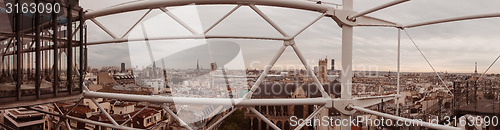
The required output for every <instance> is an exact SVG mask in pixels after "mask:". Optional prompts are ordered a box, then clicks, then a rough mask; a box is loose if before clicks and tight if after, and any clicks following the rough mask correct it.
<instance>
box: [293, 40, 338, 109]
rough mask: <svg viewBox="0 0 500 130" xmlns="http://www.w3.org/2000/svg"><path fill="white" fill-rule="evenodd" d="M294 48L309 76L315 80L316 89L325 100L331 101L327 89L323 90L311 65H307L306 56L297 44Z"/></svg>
mask: <svg viewBox="0 0 500 130" xmlns="http://www.w3.org/2000/svg"><path fill="white" fill-rule="evenodd" d="M292 48H293V50H294V51H295V54H297V56H298V57H299V60H300V62H302V64H303V65H304V67H305V68H306V70H307V72H308V73H309V75H311V77H312V79H313V80H314V83H316V87H317V88H318V90H319V91H320V92H321V96H322V97H323V98H327V99H330V95H328V93H326V91H325V88H323V84H321V83H320V82H319V80H318V77H317V76H316V75H315V74H314V72H313V70H312V69H311V67H310V66H309V63H307V60H306V59H305V58H304V55H302V53H301V52H300V50H299V48H298V47H297V45H295V43H294V44H292Z"/></svg>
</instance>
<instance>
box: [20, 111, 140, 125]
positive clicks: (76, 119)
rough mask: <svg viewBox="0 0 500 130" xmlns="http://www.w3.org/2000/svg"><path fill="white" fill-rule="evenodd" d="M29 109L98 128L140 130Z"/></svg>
mask: <svg viewBox="0 0 500 130" xmlns="http://www.w3.org/2000/svg"><path fill="white" fill-rule="evenodd" d="M29 109H30V110H34V111H37V112H41V113H45V114H49V115H52V116H57V117H59V118H63V117H64V118H68V119H70V120H75V121H77V122H83V123H89V124H93V125H98V126H104V127H109V128H114V129H120V130H140V129H136V128H130V127H125V126H120V125H113V124H108V123H103V122H97V121H93V120H89V119H82V118H78V117H73V116H69V115H66V116H63V115H58V114H55V113H52V112H47V111H43V110H39V109H36V108H32V107H29Z"/></svg>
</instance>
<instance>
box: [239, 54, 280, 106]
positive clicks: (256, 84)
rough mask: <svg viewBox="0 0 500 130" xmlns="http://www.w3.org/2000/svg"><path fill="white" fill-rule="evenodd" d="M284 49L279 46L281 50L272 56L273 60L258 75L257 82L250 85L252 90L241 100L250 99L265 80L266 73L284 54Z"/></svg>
mask: <svg viewBox="0 0 500 130" xmlns="http://www.w3.org/2000/svg"><path fill="white" fill-rule="evenodd" d="M286 47H287V46H286V45H283V46H281V48H280V49H279V50H278V53H276V55H274V57H273V59H271V61H270V62H269V63H268V64H267V65H266V67H265V68H264V71H263V72H262V74H260V76H259V78H258V79H257V81H255V83H254V84H253V85H252V88H250V92H248V93H246V94H245V96H244V97H243V99H249V98H252V94H253V93H254V92H255V90H257V88H258V87H259V85H260V83H262V81H264V78H266V76H267V73H268V72H269V70H270V69H271V68H273V66H274V64H275V63H276V61H278V59H279V58H280V56H281V55H282V54H283V52H285V49H286Z"/></svg>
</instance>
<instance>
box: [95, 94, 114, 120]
mask: <svg viewBox="0 0 500 130" xmlns="http://www.w3.org/2000/svg"><path fill="white" fill-rule="evenodd" d="M90 100H92V102H93V103H94V104H95V105H96V106H97V107H98V108H99V109H100V110H101V112H102V113H104V115H106V117H107V118H108V119H109V121H111V123H113V125H118V123H116V121H115V119H113V117H111V115H109V113H108V112H107V111H106V109H104V108H103V107H102V106H101V105H100V104H99V102H97V101H96V100H95V99H94V98H90Z"/></svg>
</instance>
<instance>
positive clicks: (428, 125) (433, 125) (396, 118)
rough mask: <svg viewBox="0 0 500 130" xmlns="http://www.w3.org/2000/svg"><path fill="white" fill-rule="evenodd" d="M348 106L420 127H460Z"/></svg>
mask: <svg viewBox="0 0 500 130" xmlns="http://www.w3.org/2000/svg"><path fill="white" fill-rule="evenodd" d="M348 107H350V108H352V109H354V110H358V111H361V112H365V113H369V114H373V115H376V116H381V117H385V118H389V119H392V120H396V121H402V122H412V123H414V124H422V127H426V128H432V129H440V130H460V128H457V127H452V126H445V125H440V124H433V123H429V122H425V121H422V120H415V119H408V118H403V117H399V116H394V115H391V114H386V113H381V112H377V111H372V110H369V109H365V108H362V107H358V106H353V105H351V106H348Z"/></svg>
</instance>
